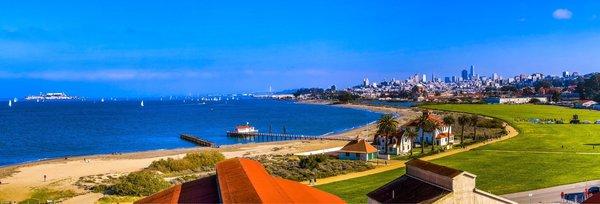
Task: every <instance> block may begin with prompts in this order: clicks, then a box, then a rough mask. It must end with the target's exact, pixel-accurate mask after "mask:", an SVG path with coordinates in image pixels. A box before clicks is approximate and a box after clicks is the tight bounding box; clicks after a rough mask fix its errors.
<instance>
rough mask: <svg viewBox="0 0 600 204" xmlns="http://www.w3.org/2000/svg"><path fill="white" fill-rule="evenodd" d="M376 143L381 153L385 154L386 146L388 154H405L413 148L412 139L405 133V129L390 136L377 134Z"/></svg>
mask: <svg viewBox="0 0 600 204" xmlns="http://www.w3.org/2000/svg"><path fill="white" fill-rule="evenodd" d="M386 141H387V143H386ZM374 144H375V146H376V147H377V150H378V151H379V154H385V153H386V148H387V154H391V155H400V154H405V153H408V152H410V150H411V149H412V141H411V139H410V138H409V137H408V136H407V135H406V134H405V131H404V130H401V131H399V132H397V133H395V134H394V135H391V136H390V137H383V136H377V137H375V141H374ZM386 144H387V146H386Z"/></svg>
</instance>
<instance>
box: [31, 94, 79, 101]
mask: <svg viewBox="0 0 600 204" xmlns="http://www.w3.org/2000/svg"><path fill="white" fill-rule="evenodd" d="M72 99H75V97H72V96H67V94H65V93H46V94H41V93H40V95H38V96H27V97H26V98H25V100H28V101H29V100H36V101H39V100H72Z"/></svg>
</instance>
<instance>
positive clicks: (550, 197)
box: [502, 180, 600, 203]
mask: <svg viewBox="0 0 600 204" xmlns="http://www.w3.org/2000/svg"><path fill="white" fill-rule="evenodd" d="M591 186H600V180H593V181H586V182H580V183H573V184H567V185H562V186H554V187H550V188H542V189H538V190H532V191H524V192H519V193H511V194H506V195H502V197H504V198H507V199H509V200H512V201H515V202H518V203H560V202H561V199H560V193H561V192H564V193H581V192H583V191H584V190H585V188H589V187H591ZM529 194H531V197H529Z"/></svg>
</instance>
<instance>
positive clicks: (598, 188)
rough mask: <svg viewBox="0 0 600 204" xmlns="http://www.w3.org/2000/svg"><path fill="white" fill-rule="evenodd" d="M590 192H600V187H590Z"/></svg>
mask: <svg viewBox="0 0 600 204" xmlns="http://www.w3.org/2000/svg"><path fill="white" fill-rule="evenodd" d="M588 193H590V194H596V193H600V187H598V186H592V187H590V188H588Z"/></svg>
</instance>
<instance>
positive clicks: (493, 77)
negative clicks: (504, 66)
mask: <svg viewBox="0 0 600 204" xmlns="http://www.w3.org/2000/svg"><path fill="white" fill-rule="evenodd" d="M499 78H500V77H498V74H496V73H494V74H492V80H494V81H496V80H498V79H499Z"/></svg>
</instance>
